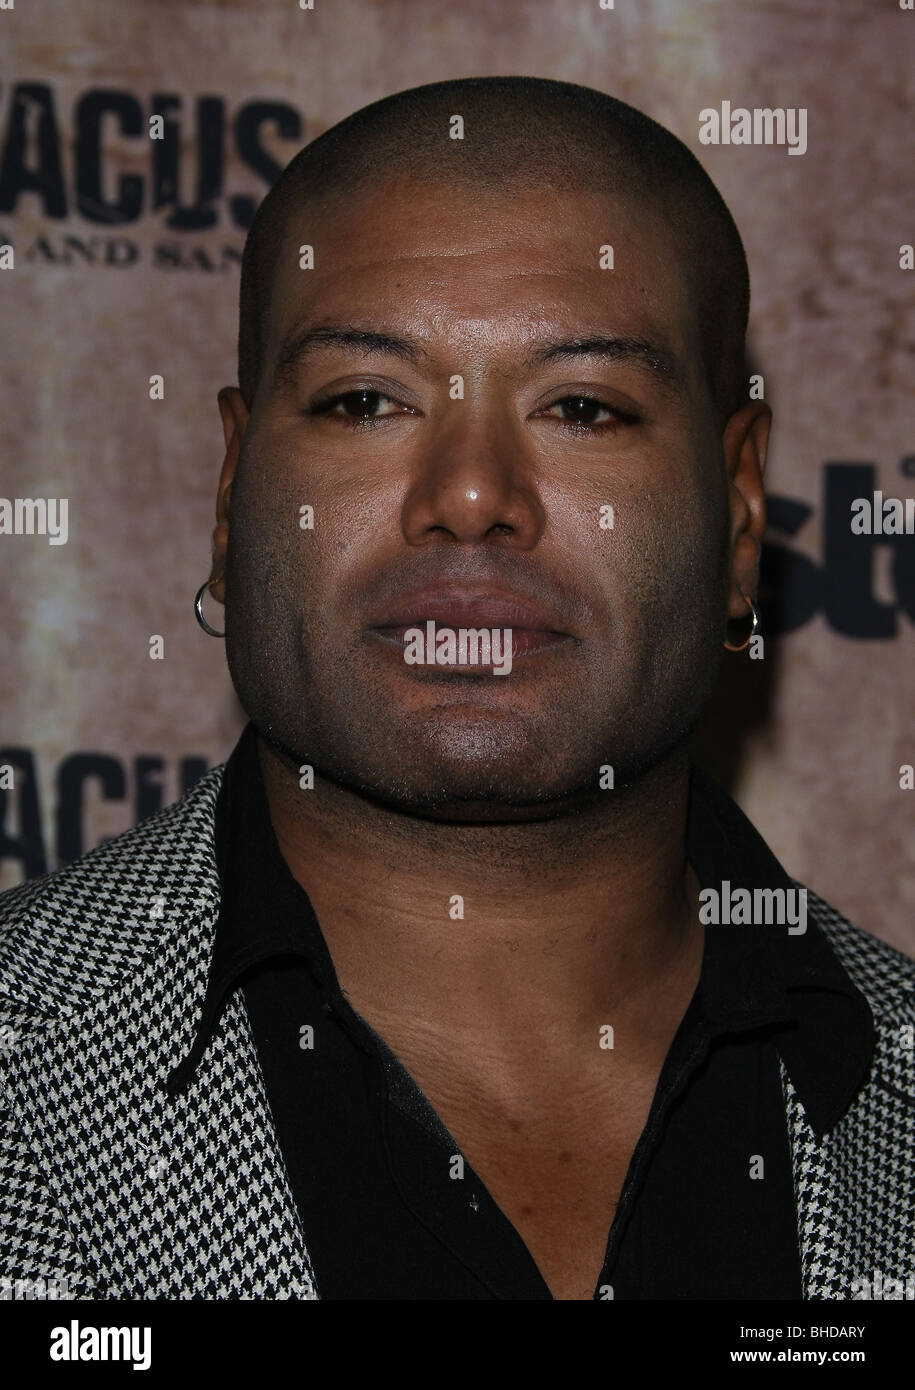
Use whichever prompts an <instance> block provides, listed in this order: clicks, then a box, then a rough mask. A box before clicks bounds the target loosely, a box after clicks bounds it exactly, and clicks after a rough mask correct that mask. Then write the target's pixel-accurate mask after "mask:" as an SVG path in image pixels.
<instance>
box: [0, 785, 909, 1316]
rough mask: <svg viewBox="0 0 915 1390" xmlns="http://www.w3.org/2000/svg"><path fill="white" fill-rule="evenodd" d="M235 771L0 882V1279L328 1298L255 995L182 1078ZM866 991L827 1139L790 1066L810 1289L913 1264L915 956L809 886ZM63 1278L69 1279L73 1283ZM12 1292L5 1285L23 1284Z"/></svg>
mask: <svg viewBox="0 0 915 1390" xmlns="http://www.w3.org/2000/svg"><path fill="white" fill-rule="evenodd" d="M223 768H224V764H222V765H220V766H219V767H216V768H213V769H212V770H211V771H210V772H208V773H207V774H206V775H205V776H204V777H203V778H202V779H201V780H200V781H199V782H198V783H197V784H196V786H194V787H193V788H192V789H191V790H190V791H189V792H188V793H187V794H186V795H185V796H184V797H182V799H181V800H180V801H178V802H176V803H175V804H174V805H173V806H170V807H168V808H166V809H165V810H164V811H162V812H160V813H159V814H158V815H156V816H154V817H152V818H151V819H149V820H147V821H144V822H143V823H141V824H140V825H138V826H136V827H135V828H134V829H132V830H129V831H127V832H126V833H125V834H123V835H119V836H118V837H117V838H115V839H113V840H109V841H108V842H107V843H105V844H102V845H100V846H99V847H98V848H97V849H95V850H93V851H92V852H91V853H89V854H87V855H85V856H84V857H83V858H82V859H80V860H78V861H76V862H75V863H73V864H71V865H70V866H68V867H67V868H65V869H62V870H59V871H58V872H57V873H54V874H49V875H46V876H45V877H44V878H40V879H32V880H30V881H29V882H27V883H24V884H22V885H20V886H19V887H17V888H14V889H11V890H9V891H8V892H6V893H4V894H2V895H0V1076H2V1082H3V1087H2V1104H3V1114H2V1132H0V1280H2V1281H3V1284H4V1286H7V1287H8V1286H9V1284H10V1282H12V1281H39V1280H47V1281H56V1283H57V1286H58V1287H60V1286H61V1283H62V1282H63V1283H64V1287H65V1289H66V1294H65V1296H68V1297H71V1298H77V1299H211V1300H214V1299H315V1298H318V1297H319V1290H318V1288H317V1286H316V1282H315V1278H314V1273H313V1270H312V1267H311V1261H310V1259H309V1255H308V1248H307V1233H306V1232H303V1230H302V1228H301V1222H300V1220H299V1217H298V1212H297V1209H296V1205H295V1201H294V1198H293V1195H292V1192H291V1190H290V1187H289V1183H288V1180H287V1176H286V1170H285V1167H284V1163H283V1159H282V1155H281V1153H280V1150H279V1147H278V1143H277V1138H276V1132H275V1128H274V1124H273V1120H272V1117H271V1114H270V1110H269V1105H268V1101H267V1097H266V1093H265V1088H264V1082H263V1077H262V1075H261V1070H260V1065H259V1063H258V1058H257V1053H256V1050H255V1047H254V1043H253V1039H252V1036H251V1031H250V1027H249V1024H248V1018H247V1014H246V1012H245V1007H244V1001H243V998H242V995H241V994H240V993H238V992H236V993H235V994H234V995H233V996H231V997H230V999H229V1001H228V1003H227V1005H226V1008H225V1010H224V1012H223V1014H222V1017H221V1020H220V1023H219V1026H218V1029H217V1031H216V1034H215V1037H214V1040H213V1043H212V1044H211V1046H210V1047H208V1049H207V1051H206V1053H205V1055H204V1057H203V1060H202V1062H201V1064H200V1067H199V1069H198V1070H197V1072H196V1073H195V1075H194V1078H193V1080H192V1082H191V1084H190V1085H189V1086H188V1087H187V1089H186V1090H185V1091H183V1092H181V1093H180V1094H178V1095H177V1096H176V1097H174V1098H172V1097H170V1096H169V1095H168V1094H167V1092H166V1089H165V1081H166V1078H167V1076H168V1074H169V1073H170V1071H171V1070H172V1068H173V1067H174V1066H175V1065H176V1064H177V1063H178V1061H179V1060H180V1059H181V1058H182V1057H184V1056H186V1055H187V1053H188V1051H189V1050H190V1047H191V1043H192V1041H193V1037H194V1033H195V1029H196V1025H197V1022H198V1019H199V1016H200V1012H201V1007H202V1003H203V996H204V992H205V988H206V978H207V968H208V965H209V961H210V955H211V952H212V945H213V934H214V930H215V925H216V918H217V913H218V908H219V879H218V875H217V870H216V861H215V857H214V809H215V803H216V796H217V793H218V791H219V786H220V782H221V779H222V774H223ZM808 915H809V917H810V918H811V919H812V920H813V921H814V922H816V923H817V924H818V925H819V926H821V927H822V928H823V930H824V932H825V933H826V936H827V938H828V940H829V941H830V943H831V945H832V947H833V949H834V950H835V951H836V952H837V954H838V955H839V957H840V958H841V960H842V963H843V965H844V966H845V968H846V970H847V971H848V973H849V974H850V976H851V978H852V980H853V981H854V982H855V984H857V985H858V987H859V988H860V989H861V991H862V993H864V995H865V996H866V998H867V999H868V1002H869V1004H870V1006H871V1009H872V1011H873V1013H874V1018H875V1023H876V1026H877V1031H878V1044H877V1052H876V1056H875V1062H874V1066H873V1068H872V1072H871V1075H870V1077H869V1078H868V1080H867V1082H866V1084H865V1085H864V1086H863V1088H862V1089H861V1091H860V1092H859V1094H858V1096H857V1098H856V1099H855V1101H854V1102H853V1104H852V1106H851V1108H850V1109H849V1110H848V1112H847V1113H846V1114H845V1116H844V1117H843V1119H842V1120H841V1121H840V1123H839V1124H838V1125H837V1126H835V1127H834V1128H833V1130H832V1131H831V1132H830V1133H828V1134H826V1135H825V1136H823V1138H822V1139H821V1140H819V1141H818V1140H817V1138H816V1135H815V1134H814V1132H813V1130H812V1129H811V1127H810V1125H809V1123H808V1121H807V1119H806V1116H805V1114H804V1110H803V1107H802V1106H801V1104H800V1102H799V1100H798V1098H797V1095H796V1094H795V1092H794V1091H793V1088H792V1086H791V1083H790V1080H789V1079H788V1076H787V1073H785V1072H784V1071H783V1086H784V1092H785V1101H786V1107H787V1113H788V1120H789V1133H790V1137H791V1145H792V1150H793V1158H794V1173H795V1188H796V1193H797V1202H798V1224H799V1240H800V1248H801V1255H802V1262H803V1270H804V1294H805V1297H806V1298H811V1299H824V1298H828V1299H847V1298H852V1297H854V1291H855V1287H856V1285H855V1281H856V1280H862V1279H870V1278H872V1276H873V1274H874V1272H876V1271H880V1272H881V1277H882V1278H883V1279H889V1278H895V1279H902V1280H905V1279H906V1278H911V1277H912V1275H913V1272H915V1183H913V1155H915V1095H913V1092H915V1085H913V1047H912V1033H913V1025H915V962H913V961H911V960H909V958H908V957H906V956H904V955H902V954H901V953H899V952H897V951H894V950H893V949H892V948H891V947H889V946H887V945H885V944H883V943H882V942H880V941H878V940H877V939H876V938H875V937H872V936H870V935H868V934H867V933H865V932H863V931H861V930H860V929H858V928H856V927H854V926H853V925H852V924H851V923H850V922H847V921H846V920H845V919H844V918H843V917H841V916H840V915H839V914H838V913H837V912H835V911H834V909H832V908H831V907H829V905H828V904H826V903H824V902H823V901H822V899H820V898H818V897H817V896H816V895H815V894H813V893H809V894H808ZM64 1281H65V1282H64ZM7 1296H9V1295H7Z"/></svg>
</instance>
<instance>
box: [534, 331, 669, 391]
mask: <svg viewBox="0 0 915 1390" xmlns="http://www.w3.org/2000/svg"><path fill="white" fill-rule="evenodd" d="M577 357H602V358H604V359H605V360H607V361H610V362H625V363H627V364H629V365H631V366H634V367H639V368H641V369H642V370H643V371H649V372H650V373H651V374H652V376H654V377H656V378H658V379H659V380H660V381H661V382H662V383H663V384H664V385H665V386H671V387H674V388H676V389H680V390H682V389H683V377H682V373H681V371H680V366H679V363H678V361H677V358H676V356H675V355H674V353H672V352H669V351H668V350H667V349H666V348H662V347H658V346H656V345H655V344H654V343H648V342H646V341H645V339H644V338H630V337H618V336H616V335H614V334H606V333H596V334H587V335H577V336H576V337H574V338H560V339H557V340H555V341H550V342H546V343H538V344H536V345H535V346H534V347H533V348H532V349H531V351H530V353H529V356H528V360H529V361H530V362H531V363H532V364H534V363H536V364H537V365H538V366H542V365H544V364H545V363H547V362H558V361H562V362H566V361H570V360H574V359H575V358H577Z"/></svg>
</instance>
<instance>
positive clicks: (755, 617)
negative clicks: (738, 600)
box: [724, 594, 759, 652]
mask: <svg viewBox="0 0 915 1390" xmlns="http://www.w3.org/2000/svg"><path fill="white" fill-rule="evenodd" d="M744 598H745V599H746V601H747V603H748V604H749V606H750V612H751V613H752V614H753V626H752V627H751V628H750V631H749V632H748V634H747V640H746V641H745V642H741V644H740V646H739V647H733V646H731V643H730V642H725V644H724V645H725V646H726V647H727V649H728V651H729V652H742V651H743V650H744V649H745V648H746V647H748V646H749V645H750V643H751V641H752V640H753V638H754V637H755V636H756V630H757V628H758V627H759V613H758V612H757V611H756V604H755V603H754V602H753V600H752V599H751V598H750V596H749V594H744Z"/></svg>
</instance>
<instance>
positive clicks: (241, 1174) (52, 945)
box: [0, 766, 317, 1299]
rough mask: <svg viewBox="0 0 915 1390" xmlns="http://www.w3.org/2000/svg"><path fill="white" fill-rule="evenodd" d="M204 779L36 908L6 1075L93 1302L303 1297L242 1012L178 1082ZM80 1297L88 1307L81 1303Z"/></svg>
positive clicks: (215, 889) (198, 893)
mask: <svg viewBox="0 0 915 1390" xmlns="http://www.w3.org/2000/svg"><path fill="white" fill-rule="evenodd" d="M221 775H222V767H221V766H220V767H218V768H214V769H213V770H212V771H211V772H209V773H207V774H206V776H205V777H204V778H203V779H202V780H201V781H200V782H198V783H197V785H196V786H195V787H194V788H192V789H191V791H190V792H188V793H187V794H186V795H185V797H183V798H182V799H181V801H179V802H177V803H176V804H175V805H174V806H171V807H168V808H167V809H166V810H165V811H163V812H161V813H160V814H159V815H157V816H155V817H153V818H152V819H151V820H148V821H146V822H143V823H142V824H141V825H139V826H137V827H136V828H135V829H134V830H132V831H130V832H128V833H127V834H126V835H122V836H118V837H117V839H115V840H111V841H109V842H107V843H106V844H103V845H101V846H99V848H98V849H96V850H94V851H93V852H92V853H91V854H90V855H88V856H87V857H86V858H85V859H83V860H80V861H78V862H77V863H76V864H73V865H71V866H70V867H69V869H68V870H67V871H65V872H64V873H63V874H60V875H56V876H54V878H52V879H50V880H48V881H47V884H46V886H45V887H44V890H43V891H41V892H38V893H36V894H35V896H34V898H33V906H32V909H31V914H30V915H31V919H32V920H31V922H30V926H29V931H28V934H29V938H30V942H29V948H28V950H29V956H30V966H31V968H30V970H29V972H28V976H27V978H26V977H16V978H11V977H8V978H6V979H3V977H2V972H0V983H2V984H3V985H4V987H5V989H6V992H7V993H8V994H11V995H12V996H13V998H14V999H16V1000H17V1001H18V1004H19V1007H20V1010H21V1012H20V1014H19V1018H18V1023H17V1024H16V1025H15V1026H16V1032H17V1038H16V1045H15V1047H14V1048H13V1049H12V1052H11V1056H10V1059H9V1067H8V1072H7V1076H8V1083H9V1086H10V1089H11V1092H12V1097H13V1101H14V1104H15V1105H16V1108H17V1111H18V1113H19V1116H20V1117H21V1121H22V1124H23V1128H24V1130H25V1137H26V1139H27V1141H28V1142H29V1145H30V1147H31V1149H32V1151H33V1152H34V1153H35V1154H37V1155H39V1156H40V1158H41V1162H42V1165H43V1168H44V1173H43V1177H44V1180H45V1182H46V1183H47V1184H48V1186H49V1187H50V1189H51V1191H52V1192H53V1193H54V1195H55V1197H56V1198H57V1200H58V1202H59V1205H60V1208H61V1211H62V1214H63V1215H64V1216H65V1218H66V1220H67V1221H68V1224H69V1226H70V1230H71V1233H72V1235H73V1237H74V1239H75V1240H76V1243H77V1245H78V1248H79V1249H80V1251H81V1253H82V1254H83V1256H84V1258H85V1260H86V1262H87V1266H88V1270H87V1274H88V1278H87V1287H89V1288H91V1287H93V1286H94V1288H95V1290H96V1293H95V1295H94V1296H95V1297H103V1298H106V1297H107V1298H127V1299H156V1298H172V1299H189V1298H203V1299H219V1298H231V1299H260V1298H266V1299H286V1298H293V1299H301V1298H305V1299H310V1298H315V1297H317V1293H316V1290H315V1284H314V1277H313V1274H312V1270H311V1265H310V1261H309V1257H308V1252H307V1250H306V1246H305V1241H304V1237H303V1233H302V1230H301V1224H300V1221H299V1217H298V1212H297V1209H296V1206H295V1202H294V1199H293V1196H292V1193H291V1191H290V1188H289V1184H288V1179H287V1176H286V1170H285V1166H284V1163H283V1159H282V1155H281V1153H280V1151H279V1147H278V1144H277V1140H276V1133H275V1128H274V1125H273V1122H272V1119H271V1116H270V1113H269V1107H268V1102H267V1099H266V1093H265V1089H264V1084H263V1078H262V1075H261V1071H260V1066H259V1062H258V1059H257V1053H256V1049H255V1046H254V1043H253V1039H252V1036H251V1032H250V1028H249V1025H248V1019H247V1015H246V1012H245V1008H244V1003H243V1000H242V997H241V995H240V994H239V993H236V994H235V995H234V996H233V997H232V998H231V999H230V1000H229V1002H228V1004H227V1006H226V1008H225V1010H224V1012H223V1015H222V1018H221V1020H220V1023H219V1026H218V1028H217V1030H216V1033H215V1035H214V1037H213V1039H212V1042H211V1045H210V1047H209V1048H208V1049H207V1052H206V1054H205V1056H204V1057H203V1059H202V1061H201V1064H200V1067H199V1069H198V1071H197V1073H196V1074H195V1076H194V1078H193V1080H192V1082H191V1084H190V1085H189V1086H188V1087H187V1089H186V1090H185V1091H184V1092H183V1093H181V1094H180V1095H178V1096H176V1097H174V1098H172V1097H169V1096H168V1095H167V1093H166V1090H165V1081H166V1078H167V1076H168V1074H169V1072H170V1071H171V1070H172V1068H173V1067H174V1066H175V1065H176V1063H177V1062H178V1061H179V1060H180V1058H181V1057H182V1056H183V1055H185V1054H186V1053H187V1051H188V1050H189V1048H190V1046H191V1042H192V1040H193V1035H194V1031H195V1029H196V1025H197V1022H198V1020H199V1016H200V1012H201V1006H202V1002H203V996H204V992H205V987H206V974H207V967H208V964H209V959H210V954H211V951H212V942H213V933H214V929H215V923H216V917H217V913H218V906H219V880H218V876H217V873H216V865H215V860H214V855H213V811H214V807H215V800H216V794H217V792H218V789H219V784H220V780H221ZM89 1296H93V1295H92V1294H90V1295H89Z"/></svg>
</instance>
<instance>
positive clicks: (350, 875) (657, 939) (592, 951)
mask: <svg viewBox="0 0 915 1390" xmlns="http://www.w3.org/2000/svg"><path fill="white" fill-rule="evenodd" d="M258 751H259V757H260V765H261V770H262V773H263V777H264V783H265V787H266V792H267V799H268V803H269V807H270V816H271V821H272V824H273V828H274V831H275V834H276V837H277V841H278V843H279V847H280V850H281V852H282V854H283V857H284V859H285V860H286V863H287V864H288V866H289V868H290V871H291V872H292V874H293V875H294V877H295V878H296V879H297V881H298V882H299V883H300V884H301V886H302V887H303V888H304V889H305V891H306V893H307V894H308V896H309V898H310V900H311V903H312V906H313V907H314V910H315V913H316V915H317V918H318V921H319V923H320V925H321V930H322V933H323V935H324V938H325V940H326V942H327V946H328V949H329V951H330V954H331V958H332V960H333V962H334V966H335V969H336V972H337V976H338V980H339V982H340V985H341V988H343V989H344V991H345V992H346V993H347V995H348V997H349V999H350V1002H351V1003H352V1004H353V1006H354V1007H356V1008H357V1009H358V1010H359V1011H360V1012H362V1013H363V1016H364V1017H366V1018H367V1019H368V1020H369V1021H370V1022H372V1023H373V1024H385V1023H388V1022H396V1021H398V1020H407V1019H409V1020H410V1021H411V1026H414V1027H422V1026H424V1024H425V1025H426V1026H428V1027H429V1028H433V1027H434V1028H435V1030H436V1031H437V1032H438V1033H439V1034H440V1033H441V1032H442V1031H444V1032H445V1033H446V1035H447V1036H450V1037H463V1038H464V1039H469V1038H472V1037H474V1038H477V1039H484V1038H485V1039H486V1040H488V1043H489V1045H491V1046H492V1047H494V1048H499V1047H505V1048H510V1047H512V1046H514V1047H515V1048H516V1049H517V1047H518V1046H519V1044H520V1042H521V1040H522V1039H523V1038H524V1036H525V1031H526V1030H530V1029H531V1028H537V1029H538V1030H539V1031H540V1033H541V1034H542V1033H543V1031H544V1030H547V1031H548V1032H551V1033H552V1032H555V1033H556V1034H557V1036H559V1035H562V1036H565V1037H569V1036H575V1038H576V1040H577V1041H580V1039H581V1038H582V1037H584V1036H588V1035H589V1034H590V1036H595V1034H593V1033H591V1032H590V1030H592V1029H596V1028H597V1027H599V1026H600V1025H602V1024H605V1023H611V1024H612V1025H613V1026H614V1027H616V1026H617V1025H618V1024H623V1023H628V1024H630V1025H632V1026H633V1028H636V1029H638V1030H639V1036H640V1037H642V1038H644V1040H645V1047H646V1048H650V1046H651V1039H652V1038H653V1036H654V1032H655V1031H656V1030H657V1029H660V1031H661V1032H662V1033H663V1034H664V1036H667V1035H668V1034H669V1026H670V1015H671V1011H672V1012H673V1014H676V1016H677V1017H679V1016H680V1015H681V1014H682V1010H683V1008H685V1005H686V1003H687V1002H688V999H689V996H690V994H691V993H692V989H693V988H694V986H695V983H696V980H697V979H698V973H699V964H700V961H701V951H702V929H701V926H700V925H699V923H698V908H697V896H698V891H699V885H698V882H697V881H696V878H695V875H694V874H693V872H692V870H691V869H690V868H689V865H688V864H687V861H686V843H685V841H686V836H685V830H686V815H687V805H688V791H689V764H688V759H687V757H686V755H685V754H683V753H680V755H679V757H678V758H677V759H676V760H673V761H668V762H667V763H665V764H663V765H661V766H659V767H657V768H655V769H653V770H652V771H651V772H650V773H649V774H647V775H646V776H645V777H643V778H642V779H641V780H640V781H639V783H638V784H635V785H633V786H631V787H629V788H627V789H625V790H621V791H613V792H609V793H608V794H607V799H606V801H605V802H601V803H600V804H599V805H598V806H597V807H592V808H589V809H587V810H583V811H581V812H580V813H578V814H573V815H565V816H562V817H557V818H555V819H552V820H540V821H537V822H527V823H511V824H499V825H494V824H487V825H466V824H462V825H458V824H454V823H443V822H439V821H431V820H426V819H422V818H419V817H414V816H410V815H407V814H404V813H400V812H397V811H394V810H391V809H390V808H386V807H382V806H379V805H377V804H375V803H372V802H370V801H367V800H366V799H365V798H363V797H361V796H359V795H357V794H356V793H353V792H351V791H349V790H348V789H346V788H342V787H341V786H339V784H336V783H331V782H328V781H326V780H318V779H316V783H315V789H314V790H313V791H311V792H309V793H307V794H304V795H303V793H302V792H301V790H300V789H299V786H298V777H297V773H296V771H295V769H294V768H293V767H291V766H289V765H287V763H286V762H285V760H284V759H282V758H281V757H280V755H279V754H277V752H276V751H275V750H274V749H273V748H271V747H270V745H269V744H267V743H266V742H265V741H264V740H263V739H260V738H259V739H258ZM461 911H462V912H463V916H461V915H460V912H461Z"/></svg>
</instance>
